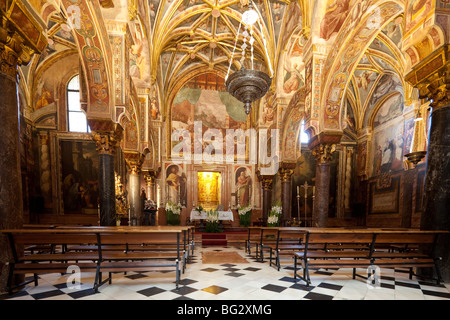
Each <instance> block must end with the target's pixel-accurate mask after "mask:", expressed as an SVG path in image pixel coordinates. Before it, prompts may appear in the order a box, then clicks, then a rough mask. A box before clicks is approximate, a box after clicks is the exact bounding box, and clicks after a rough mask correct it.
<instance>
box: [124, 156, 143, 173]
mask: <svg viewBox="0 0 450 320" xmlns="http://www.w3.org/2000/svg"><path fill="white" fill-rule="evenodd" d="M124 158H125V162H126V164H127V166H128V169H129V171H130V174H139V173H141V169H142V164H143V163H144V155H143V154H141V153H139V152H124Z"/></svg>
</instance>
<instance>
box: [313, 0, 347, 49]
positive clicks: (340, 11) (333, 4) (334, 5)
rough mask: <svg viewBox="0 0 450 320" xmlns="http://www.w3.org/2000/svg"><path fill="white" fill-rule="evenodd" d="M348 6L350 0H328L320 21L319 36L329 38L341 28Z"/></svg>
mask: <svg viewBox="0 0 450 320" xmlns="http://www.w3.org/2000/svg"><path fill="white" fill-rule="evenodd" d="M349 8H350V0H328V1H327V5H326V12H325V15H324V16H323V18H322V22H321V23H320V37H321V38H323V39H325V40H329V39H330V38H331V37H333V36H336V34H337V33H338V32H339V30H340V29H341V26H342V24H343V23H344V20H345V18H346V17H347V15H348V10H349Z"/></svg>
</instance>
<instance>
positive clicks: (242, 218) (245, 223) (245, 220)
mask: <svg viewBox="0 0 450 320" xmlns="http://www.w3.org/2000/svg"><path fill="white" fill-rule="evenodd" d="M251 214H252V212H251V211H249V212H247V213H246V214H241V215H239V225H240V226H241V227H250V224H251Z"/></svg>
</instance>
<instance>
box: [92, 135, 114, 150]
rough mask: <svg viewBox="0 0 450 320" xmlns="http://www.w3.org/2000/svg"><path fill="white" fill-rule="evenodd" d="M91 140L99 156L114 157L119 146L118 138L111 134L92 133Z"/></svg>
mask: <svg viewBox="0 0 450 320" xmlns="http://www.w3.org/2000/svg"><path fill="white" fill-rule="evenodd" d="M92 139H93V140H94V141H95V144H96V147H97V151H98V153H100V154H109V155H114V154H115V152H116V148H117V147H118V146H119V144H120V137H118V136H117V135H116V134H114V133H112V132H93V133H92Z"/></svg>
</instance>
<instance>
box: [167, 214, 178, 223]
mask: <svg viewBox="0 0 450 320" xmlns="http://www.w3.org/2000/svg"><path fill="white" fill-rule="evenodd" d="M167 225H169V226H178V225H180V215H179V214H174V213H173V212H172V211H167Z"/></svg>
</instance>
